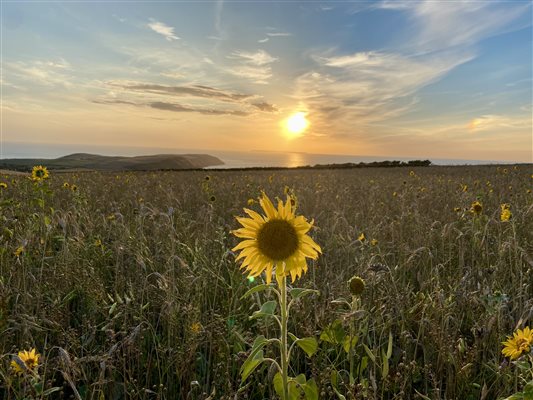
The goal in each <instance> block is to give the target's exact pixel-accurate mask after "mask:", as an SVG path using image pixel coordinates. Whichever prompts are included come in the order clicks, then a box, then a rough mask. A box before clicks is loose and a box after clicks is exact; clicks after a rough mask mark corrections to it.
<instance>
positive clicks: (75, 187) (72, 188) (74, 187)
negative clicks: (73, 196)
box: [70, 185, 78, 192]
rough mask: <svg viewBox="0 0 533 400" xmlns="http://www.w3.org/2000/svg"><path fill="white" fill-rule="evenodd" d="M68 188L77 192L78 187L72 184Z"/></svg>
mask: <svg viewBox="0 0 533 400" xmlns="http://www.w3.org/2000/svg"><path fill="white" fill-rule="evenodd" d="M70 190H72V191H73V192H77V191H78V187H77V186H76V185H72V186H71V187H70Z"/></svg>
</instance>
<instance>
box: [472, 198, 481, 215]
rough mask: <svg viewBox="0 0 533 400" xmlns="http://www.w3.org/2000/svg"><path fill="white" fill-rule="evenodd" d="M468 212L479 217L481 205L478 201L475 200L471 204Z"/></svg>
mask: <svg viewBox="0 0 533 400" xmlns="http://www.w3.org/2000/svg"><path fill="white" fill-rule="evenodd" d="M470 211H471V212H473V213H474V214H476V215H479V214H481V212H482V211H483V205H482V204H481V203H480V202H479V201H477V200H476V201H474V202H473V203H472V206H471V207H470Z"/></svg>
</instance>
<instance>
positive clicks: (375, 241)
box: [370, 239, 378, 246]
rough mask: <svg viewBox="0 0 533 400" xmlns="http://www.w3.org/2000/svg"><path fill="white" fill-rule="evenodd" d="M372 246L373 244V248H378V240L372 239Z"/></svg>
mask: <svg viewBox="0 0 533 400" xmlns="http://www.w3.org/2000/svg"><path fill="white" fill-rule="evenodd" d="M370 244H371V245H372V246H376V245H377V244H378V240H377V239H372V240H371V241H370Z"/></svg>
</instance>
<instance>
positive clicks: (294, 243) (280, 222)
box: [232, 192, 322, 283]
mask: <svg viewBox="0 0 533 400" xmlns="http://www.w3.org/2000/svg"><path fill="white" fill-rule="evenodd" d="M259 204H260V205H261V207H262V208H263V211H264V214H265V215H260V214H258V213H257V212H255V211H253V210H249V209H246V208H245V209H244V211H245V212H246V214H248V215H249V216H250V218H243V217H237V221H238V222H239V223H240V224H241V225H242V226H243V227H242V228H239V229H237V230H235V231H233V234H234V235H235V236H237V237H239V238H243V239H244V240H243V241H241V242H240V243H239V244H238V245H237V246H235V247H234V248H233V249H232V251H237V250H241V252H240V254H239V255H238V256H237V260H238V259H240V258H243V259H244V261H243V263H242V264H241V268H244V269H245V270H247V271H248V272H249V275H250V276H254V277H255V276H259V275H260V274H261V273H262V272H263V271H265V272H266V279H267V282H268V283H270V281H271V279H272V271H275V273H276V276H277V277H281V276H287V275H290V276H291V278H292V281H293V282H294V280H295V279H296V278H297V277H300V276H301V275H302V274H303V273H304V272H307V262H306V258H311V259H313V260H315V259H317V258H318V254H319V253H321V252H322V250H321V248H320V246H319V245H318V244H316V243H315V242H314V241H313V239H311V237H310V236H308V235H307V234H306V233H307V232H308V231H309V230H310V229H311V227H312V226H313V221H311V222H307V219H306V218H305V217H304V216H302V215H299V216H296V215H295V212H294V209H293V207H292V205H291V201H290V197H289V196H287V201H286V202H285V203H283V201H281V200H278V207H277V209H276V208H275V207H274V205H273V204H272V202H271V201H270V199H269V198H268V196H267V195H266V194H265V193H264V192H263V194H262V196H261V198H260V199H259Z"/></svg>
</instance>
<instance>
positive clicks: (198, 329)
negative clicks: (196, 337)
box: [191, 322, 202, 334]
mask: <svg viewBox="0 0 533 400" xmlns="http://www.w3.org/2000/svg"><path fill="white" fill-rule="evenodd" d="M201 331H202V324H201V323H199V322H193V323H192V324H191V332H192V333H194V334H197V333H200V332H201Z"/></svg>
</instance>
